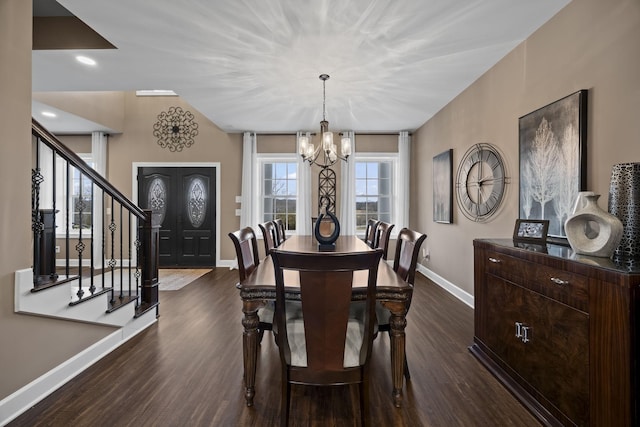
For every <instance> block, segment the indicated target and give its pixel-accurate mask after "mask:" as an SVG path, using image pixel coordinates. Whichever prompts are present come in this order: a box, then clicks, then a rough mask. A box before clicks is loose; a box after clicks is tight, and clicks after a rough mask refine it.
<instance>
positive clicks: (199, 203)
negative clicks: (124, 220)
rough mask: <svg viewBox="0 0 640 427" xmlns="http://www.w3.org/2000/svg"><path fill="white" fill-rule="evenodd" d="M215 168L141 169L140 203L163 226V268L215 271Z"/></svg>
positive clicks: (155, 221)
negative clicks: (195, 268)
mask: <svg viewBox="0 0 640 427" xmlns="http://www.w3.org/2000/svg"><path fill="white" fill-rule="evenodd" d="M215 179H216V178H215V168H206V167H192V168H187V167H141V168H138V203H139V205H140V207H141V208H143V209H151V210H152V211H153V216H152V218H153V224H154V225H155V224H159V225H160V267H215V260H216V252H215V251H216V244H215V242H216V234H215V232H216V231H215V223H216V221H215V216H216V206H215V200H216V194H215V191H216V190H215V189H216V182H215Z"/></svg>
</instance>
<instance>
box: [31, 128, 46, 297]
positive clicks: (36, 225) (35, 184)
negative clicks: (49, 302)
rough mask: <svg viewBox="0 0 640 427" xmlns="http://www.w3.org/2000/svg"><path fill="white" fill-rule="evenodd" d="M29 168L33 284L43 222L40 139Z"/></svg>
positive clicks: (35, 280) (38, 268) (36, 274)
mask: <svg viewBox="0 0 640 427" xmlns="http://www.w3.org/2000/svg"><path fill="white" fill-rule="evenodd" d="M35 166H36V167H35V169H31V230H32V231H33V284H34V285H36V284H38V279H39V277H40V270H41V268H42V266H41V265H40V253H39V252H40V245H42V231H43V230H44V223H43V222H42V217H41V215H40V184H42V183H43V182H44V177H43V176H42V173H40V139H39V138H37V139H36V165H35Z"/></svg>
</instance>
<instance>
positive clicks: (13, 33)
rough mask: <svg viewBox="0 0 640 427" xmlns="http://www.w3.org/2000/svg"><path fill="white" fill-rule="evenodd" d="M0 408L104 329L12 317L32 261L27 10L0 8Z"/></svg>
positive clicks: (12, 2) (17, 1)
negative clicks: (19, 277) (19, 284)
mask: <svg viewBox="0 0 640 427" xmlns="http://www.w3.org/2000/svg"><path fill="white" fill-rule="evenodd" d="M0 93H2V97H0V110H1V111H2V114H0V126H1V127H2V129H4V131H3V132H2V136H1V137H0V171H2V179H0V197H2V200H4V201H5V202H4V203H1V204H0V233H1V234H0V236H1V237H0V254H1V257H0V400H1V399H3V398H5V397H7V396H8V395H10V394H11V393H13V392H15V391H16V390H18V389H20V388H21V387H23V386H24V385H26V384H28V383H29V382H31V381H32V380H34V379H36V378H38V377H39V376H41V375H43V374H44V373H45V372H47V371H49V370H50V369H52V368H54V367H56V366H58V365H59V364H60V363H62V362H64V361H65V360H68V359H69V358H70V357H72V356H74V355H75V354H77V353H78V352H80V351H82V350H84V349H85V348H87V347H88V346H90V345H91V344H93V343H95V342H96V341H98V340H99V339H101V338H103V337H104V336H106V335H107V333H108V332H110V331H111V329H110V328H105V327H100V326H93V325H86V324H80V323H75V322H66V321H61V320H54V319H45V318H40V317H34V316H25V315H20V314H15V313H14V311H13V310H14V308H13V301H14V273H15V271H16V270H20V269H23V268H30V267H31V262H32V256H31V218H30V215H29V212H30V210H31V174H30V170H31V2H30V1H24V0H3V1H0Z"/></svg>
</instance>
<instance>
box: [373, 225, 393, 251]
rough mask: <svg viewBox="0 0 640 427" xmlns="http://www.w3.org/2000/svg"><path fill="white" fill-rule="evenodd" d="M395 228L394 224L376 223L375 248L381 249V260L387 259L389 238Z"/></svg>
mask: <svg viewBox="0 0 640 427" xmlns="http://www.w3.org/2000/svg"><path fill="white" fill-rule="evenodd" d="M393 227H395V225H394V224H389V223H388V222H384V221H380V222H379V223H378V231H377V234H376V248H380V249H382V259H387V251H388V250H389V238H390V237H391V230H393Z"/></svg>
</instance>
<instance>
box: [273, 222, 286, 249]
mask: <svg viewBox="0 0 640 427" xmlns="http://www.w3.org/2000/svg"><path fill="white" fill-rule="evenodd" d="M274 222H275V223H276V230H277V232H278V233H277V234H276V236H277V237H278V246H280V245H281V244H282V242H284V241H285V240H287V234H286V231H285V228H284V221H283V220H282V219H280V218H278V219H276V220H275V221H274Z"/></svg>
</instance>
